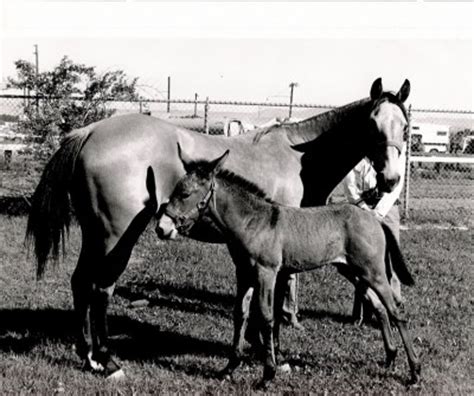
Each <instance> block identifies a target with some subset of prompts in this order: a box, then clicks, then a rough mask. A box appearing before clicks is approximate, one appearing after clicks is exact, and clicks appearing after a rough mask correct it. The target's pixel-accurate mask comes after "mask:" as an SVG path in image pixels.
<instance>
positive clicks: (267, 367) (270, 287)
mask: <svg viewBox="0 0 474 396" xmlns="http://www.w3.org/2000/svg"><path fill="white" fill-rule="evenodd" d="M276 277H277V272H276V270H275V268H272V267H268V266H265V265H263V264H260V263H258V264H257V291H258V307H259V314H260V320H261V327H260V328H261V332H262V337H263V349H264V370H263V378H262V381H261V382H260V384H259V385H260V386H261V387H266V386H267V385H268V383H269V382H270V381H271V380H272V379H273V378H274V377H275V374H276V359H275V349H274V344H273V324H274V314H273V306H274V298H275V297H274V296H275V283H276Z"/></svg>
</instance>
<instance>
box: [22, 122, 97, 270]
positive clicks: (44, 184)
mask: <svg viewBox="0 0 474 396" xmlns="http://www.w3.org/2000/svg"><path fill="white" fill-rule="evenodd" d="M91 131H92V126H89V127H85V128H82V129H78V130H76V131H73V132H71V133H70V134H69V135H68V136H67V137H66V138H65V139H64V141H63V142H62V143H61V146H60V147H59V149H58V150H57V151H56V153H54V155H53V156H52V158H51V159H50V161H49V162H48V163H47V164H46V167H45V168H44V170H43V174H42V175H41V179H40V182H39V184H38V186H37V187H36V190H35V192H34V194H33V198H32V202H31V209H30V214H29V217H28V225H27V228H26V239H25V243H26V244H27V245H29V246H30V245H34V252H35V256H36V262H37V267H36V275H37V278H38V279H41V278H42V276H43V273H44V270H45V267H46V263H47V261H48V259H49V257H50V255H51V258H53V259H54V260H55V261H56V262H57V258H58V256H59V245H60V242H62V244H61V246H62V251H63V253H64V252H65V234H66V232H67V231H69V224H70V221H71V201H70V197H69V188H70V183H71V180H72V177H73V174H74V168H75V164H76V160H77V157H78V155H79V153H80V151H81V149H82V147H83V146H84V144H85V142H86V140H87V138H88V137H89V136H90V134H91Z"/></svg>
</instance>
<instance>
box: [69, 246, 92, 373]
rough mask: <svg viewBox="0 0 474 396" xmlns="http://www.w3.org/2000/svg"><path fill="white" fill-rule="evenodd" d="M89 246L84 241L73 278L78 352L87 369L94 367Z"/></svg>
mask: <svg viewBox="0 0 474 396" xmlns="http://www.w3.org/2000/svg"><path fill="white" fill-rule="evenodd" d="M89 257H90V255H89V248H88V246H87V245H86V244H85V243H83V246H82V249H81V254H80V256H79V261H78V263H77V266H76V269H75V270H74V273H73V275H72V278H71V287H72V295H73V300H74V312H75V321H76V328H77V329H78V330H77V341H76V352H77V354H78V355H79V357H80V358H81V359H83V361H84V362H85V366H86V367H85V368H86V369H96V368H97V367H93V365H94V362H92V361H91V357H92V335H91V323H90V301H91V295H92V279H91V275H90V271H88V269H87V266H88V264H89Z"/></svg>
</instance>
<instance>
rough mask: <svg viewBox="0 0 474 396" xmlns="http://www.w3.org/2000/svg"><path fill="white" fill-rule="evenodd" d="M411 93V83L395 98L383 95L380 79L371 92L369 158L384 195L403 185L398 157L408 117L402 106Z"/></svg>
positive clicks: (406, 129) (392, 95)
mask: <svg viewBox="0 0 474 396" xmlns="http://www.w3.org/2000/svg"><path fill="white" fill-rule="evenodd" d="M409 93H410V82H409V81H408V80H405V82H404V83H403V85H402V87H401V88H400V90H399V91H398V93H396V94H394V93H391V92H384V91H383V87H382V79H381V78H378V79H377V80H375V81H374V83H373V84H372V88H371V90H370V98H371V100H372V110H371V113H370V116H369V141H370V142H371V143H370V147H369V153H368V157H369V159H370V160H371V161H372V163H373V165H374V168H375V170H376V172H377V182H378V183H377V184H378V186H379V189H380V190H381V191H382V192H390V191H392V190H393V189H394V188H395V186H396V185H397V184H398V182H399V181H400V177H401V174H400V172H401V171H402V170H401V169H400V166H399V164H398V163H399V156H400V153H401V151H402V147H403V142H404V141H405V139H406V136H407V132H408V116H407V112H406V110H405V106H404V105H403V103H404V102H405V101H406V99H407V98H408V95H409Z"/></svg>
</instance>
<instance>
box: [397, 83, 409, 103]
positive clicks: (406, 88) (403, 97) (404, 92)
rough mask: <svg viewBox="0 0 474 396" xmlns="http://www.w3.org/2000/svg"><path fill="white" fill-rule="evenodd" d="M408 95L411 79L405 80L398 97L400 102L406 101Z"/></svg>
mask: <svg viewBox="0 0 474 396" xmlns="http://www.w3.org/2000/svg"><path fill="white" fill-rule="evenodd" d="M408 95H410V81H408V80H405V82H404V83H403V85H402V87H401V88H400V91H398V93H397V98H398V100H400V102H402V103H404V102H405V100H407V98H408Z"/></svg>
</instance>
